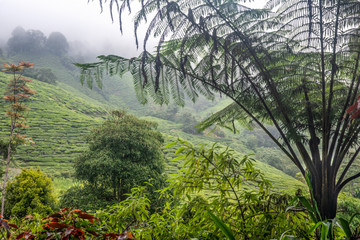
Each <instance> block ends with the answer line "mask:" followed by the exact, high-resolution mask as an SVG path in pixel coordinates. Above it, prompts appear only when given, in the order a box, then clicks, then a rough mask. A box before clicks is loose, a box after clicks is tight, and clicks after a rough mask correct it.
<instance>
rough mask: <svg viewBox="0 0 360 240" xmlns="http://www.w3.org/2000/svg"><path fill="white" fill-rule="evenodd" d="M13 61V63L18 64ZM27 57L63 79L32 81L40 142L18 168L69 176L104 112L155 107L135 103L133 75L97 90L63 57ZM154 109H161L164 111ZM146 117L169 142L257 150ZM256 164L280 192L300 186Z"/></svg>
mask: <svg viewBox="0 0 360 240" xmlns="http://www.w3.org/2000/svg"><path fill="white" fill-rule="evenodd" d="M17 58H20V57H17ZM14 59H15V58H14ZM14 59H12V61H13V62H16V61H15V60H14ZM24 59H27V60H30V61H32V62H35V63H37V65H36V66H38V67H48V68H51V69H52V70H53V71H54V73H55V74H56V75H57V78H58V80H59V81H58V83H57V85H56V86H54V85H50V84H47V83H44V82H40V81H37V80H34V81H33V83H31V88H32V89H34V90H36V91H37V94H35V95H34V96H33V97H32V98H31V100H30V102H29V104H28V105H29V106H30V108H31V109H32V110H31V112H30V113H29V116H28V125H30V128H28V129H26V134H27V135H28V136H31V137H33V139H34V141H35V142H36V145H35V146H22V147H19V149H18V152H17V153H16V155H15V157H14V158H15V160H16V161H15V166H13V167H14V168H20V167H29V166H30V167H31V166H32V167H36V166H40V167H41V168H42V169H43V170H44V171H45V172H47V173H48V174H50V175H52V176H54V177H55V178H57V177H60V176H63V177H69V176H71V174H72V172H73V169H72V162H73V161H74V159H75V158H76V156H77V155H78V154H79V153H81V152H82V150H83V149H84V147H86V146H85V144H84V140H83V139H84V136H85V135H86V134H87V133H88V132H89V131H90V129H91V127H94V126H96V125H97V124H99V123H100V122H101V120H102V119H104V118H105V115H106V110H110V109H118V108H125V109H127V110H129V112H130V113H133V114H135V115H138V116H145V115H147V114H149V113H151V112H152V111H154V109H155V110H156V107H154V106H153V105H151V104H150V105H146V106H142V105H141V104H139V103H138V102H137V101H136V98H135V93H134V90H133V86H132V81H131V78H126V77H125V78H123V79H121V80H120V79H116V78H112V79H107V80H106V81H105V84H104V89H103V90H102V91H100V90H99V89H96V88H95V89H93V90H90V89H88V88H87V87H82V86H81V85H80V83H79V80H78V73H77V72H76V71H75V70H71V69H69V68H67V67H66V66H65V65H64V64H63V61H62V60H61V59H59V58H56V57H54V56H51V55H45V56H37V57H36V56H32V57H31V59H28V58H25V57H24ZM9 79H10V76H9V75H7V74H5V73H0V89H5V88H6V84H7V82H8V81H9ZM0 94H1V93H0ZM1 101H3V100H1ZM3 103H4V102H3ZM210 105H212V108H211V110H209V108H208V107H207V105H201V104H198V106H196V107H197V108H198V109H200V110H201V111H198V113H197V115H198V116H201V114H202V112H204V113H206V114H208V113H209V111H216V109H217V108H219V106H218V107H216V103H213V104H210ZM219 105H220V107H222V106H223V103H222V102H220V103H219ZM194 108H195V107H191V106H190V107H187V111H192V110H193V109H194ZM156 111H159V112H162V109H160V110H156ZM180 111H182V110H180ZM1 112H4V104H1V106H0V137H6V134H7V132H8V130H7V129H8V127H7V126H8V119H6V118H5V117H4V115H3V114H1ZM146 118H147V119H149V120H152V121H156V122H158V123H159V130H160V131H161V132H163V133H164V134H165V135H166V139H167V141H173V140H174V139H175V138H176V137H181V138H184V139H186V140H188V141H191V142H193V143H194V144H204V143H211V142H214V141H219V142H221V143H222V144H224V145H230V146H231V147H232V148H234V149H235V150H237V151H239V152H240V153H242V154H249V153H252V152H253V150H251V149H248V148H247V147H246V146H245V145H244V144H243V143H244V142H243V139H241V137H242V136H239V135H235V136H234V135H231V136H230V137H222V138H219V137H212V136H209V135H193V134H187V133H184V132H183V131H181V130H180V129H181V123H178V122H174V121H166V120H163V119H159V118H156V117H146ZM171 154H172V153H171V152H168V154H167V159H168V160H169V161H168V166H167V171H168V173H176V171H177V169H179V167H180V166H181V163H178V162H172V161H170V159H171V158H172V155H171ZM257 165H258V167H259V168H260V169H261V170H263V172H264V173H265V176H267V177H268V178H269V180H271V181H272V182H273V184H274V187H275V188H276V189H277V190H280V191H287V190H289V189H291V191H293V190H296V188H298V187H299V186H302V184H301V183H300V182H299V181H297V180H295V179H294V178H292V177H290V176H288V175H286V174H285V173H283V172H281V171H279V170H277V169H275V168H273V167H271V166H269V165H267V164H265V163H262V162H258V164H257ZM289 186H291V187H289Z"/></svg>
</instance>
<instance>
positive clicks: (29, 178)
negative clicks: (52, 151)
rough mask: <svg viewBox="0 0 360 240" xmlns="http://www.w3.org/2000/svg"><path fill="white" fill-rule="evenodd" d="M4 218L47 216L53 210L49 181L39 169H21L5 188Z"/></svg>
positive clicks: (51, 189) (54, 201)
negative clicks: (32, 215)
mask: <svg viewBox="0 0 360 240" xmlns="http://www.w3.org/2000/svg"><path fill="white" fill-rule="evenodd" d="M6 194H7V195H6V204H5V216H7V217H9V216H14V217H18V218H22V217H25V216H26V215H28V214H34V213H39V214H41V215H45V214H49V213H51V212H52V211H53V209H54V208H55V203H56V200H55V197H54V194H53V186H52V181H51V179H50V178H49V177H48V176H46V175H45V174H44V173H43V172H41V171H40V169H39V168H38V169H23V170H22V172H21V173H20V174H19V175H18V176H16V177H15V180H13V181H11V182H9V183H8V184H7V186H6Z"/></svg>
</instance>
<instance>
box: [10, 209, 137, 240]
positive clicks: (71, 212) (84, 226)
mask: <svg viewBox="0 0 360 240" xmlns="http://www.w3.org/2000/svg"><path fill="white" fill-rule="evenodd" d="M42 220H43V221H44V225H43V229H44V231H42V232H39V233H32V232H30V231H24V232H22V233H20V234H19V235H18V236H17V237H16V239H42V238H39V236H40V235H42V236H46V239H55V238H53V237H55V236H58V237H59V236H60V239H61V240H70V239H79V240H85V239H87V236H88V237H89V236H92V237H94V236H95V237H97V238H96V239H103V240H111V239H117V240H136V238H135V237H134V236H133V235H132V234H131V233H130V232H125V233H120V234H117V233H102V232H101V231H100V230H97V229H96V228H95V227H94V220H97V221H100V220H99V219H98V218H97V217H95V216H93V215H90V214H88V213H86V212H83V211H81V210H79V209H72V208H64V209H62V210H60V211H59V212H56V213H54V214H51V215H49V216H48V217H46V218H43V219H42ZM89 234H91V235H89ZM56 239H58V238H56Z"/></svg>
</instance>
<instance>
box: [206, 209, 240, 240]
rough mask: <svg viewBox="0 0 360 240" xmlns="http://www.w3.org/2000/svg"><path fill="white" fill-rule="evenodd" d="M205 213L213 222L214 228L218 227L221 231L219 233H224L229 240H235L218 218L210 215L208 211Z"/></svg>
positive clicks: (229, 230)
mask: <svg viewBox="0 0 360 240" xmlns="http://www.w3.org/2000/svg"><path fill="white" fill-rule="evenodd" d="M207 212H208V214H209V215H210V217H211V219H212V220H213V221H214V222H215V224H216V226H218V227H219V228H220V229H221V231H222V232H223V233H224V235H225V236H226V237H227V238H228V239H229V240H235V237H234V235H233V233H232V231H231V229H230V228H229V227H228V226H227V225H226V224H225V223H224V222H223V221H221V220H220V218H218V217H217V216H215V215H214V214H212V213H211V212H210V211H209V210H208V211H207Z"/></svg>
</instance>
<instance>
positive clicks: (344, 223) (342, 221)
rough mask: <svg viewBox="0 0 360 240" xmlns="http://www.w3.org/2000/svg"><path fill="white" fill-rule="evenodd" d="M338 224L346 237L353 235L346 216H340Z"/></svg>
mask: <svg viewBox="0 0 360 240" xmlns="http://www.w3.org/2000/svg"><path fill="white" fill-rule="evenodd" d="M337 222H338V225H339V226H340V228H341V229H342V230H343V231H344V233H345V235H346V237H348V238H350V237H351V229H350V222H348V221H346V220H345V219H344V218H338V221H337Z"/></svg>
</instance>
